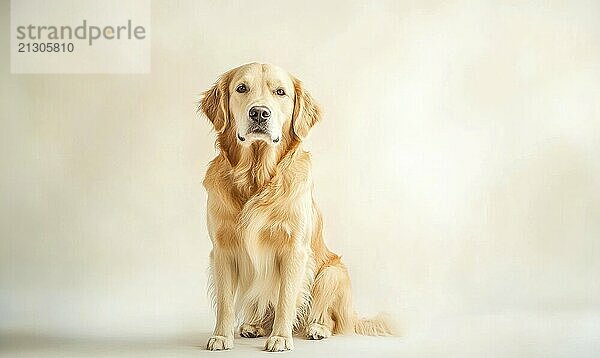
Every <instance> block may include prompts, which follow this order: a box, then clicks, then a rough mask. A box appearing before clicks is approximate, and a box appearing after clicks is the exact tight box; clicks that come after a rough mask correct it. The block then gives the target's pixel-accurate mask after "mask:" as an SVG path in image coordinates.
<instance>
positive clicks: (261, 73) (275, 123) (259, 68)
mask: <svg viewBox="0 0 600 358" xmlns="http://www.w3.org/2000/svg"><path fill="white" fill-rule="evenodd" d="M229 93H230V98H229V110H230V112H231V114H232V116H233V121H234V122H235V126H236V136H237V138H238V140H239V141H241V142H246V143H248V144H249V143H251V142H253V141H256V140H262V141H265V142H267V143H269V144H274V145H277V144H278V143H279V142H280V141H281V136H282V132H283V126H284V124H285V123H286V122H290V121H291V119H292V114H293V111H294V99H295V92H294V84H293V83H292V79H291V78H290V76H289V75H288V74H287V73H286V72H285V71H283V70H282V69H281V68H279V67H275V66H272V65H260V64H250V65H246V66H243V67H241V68H240V69H239V70H238V71H235V73H234V74H233V76H232V78H231V80H230V81H229Z"/></svg>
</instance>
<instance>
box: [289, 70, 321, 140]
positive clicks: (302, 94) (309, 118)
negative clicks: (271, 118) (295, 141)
mask: <svg viewBox="0 0 600 358" xmlns="http://www.w3.org/2000/svg"><path fill="white" fill-rule="evenodd" d="M293 82H294V91H295V92H296V99H295V101H294V114H293V115H292V129H293V131H294V134H295V135H296V136H297V137H298V138H299V139H300V140H302V139H304V138H306V136H307V135H308V131H309V130H310V129H311V128H312V126H313V125H315V123H317V122H318V121H319V120H320V119H321V109H320V108H319V106H318V105H317V103H316V102H315V100H314V99H313V98H312V96H311V95H310V94H309V93H308V91H306V90H305V89H304V87H303V86H302V82H300V80H298V79H297V78H293Z"/></svg>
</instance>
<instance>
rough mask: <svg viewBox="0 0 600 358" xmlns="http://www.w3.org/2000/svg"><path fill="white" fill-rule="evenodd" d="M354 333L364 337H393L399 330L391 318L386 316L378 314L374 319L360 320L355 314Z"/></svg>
mask: <svg viewBox="0 0 600 358" xmlns="http://www.w3.org/2000/svg"><path fill="white" fill-rule="evenodd" d="M354 332H356V333H357V334H360V335H363V336H393V335H397V334H398V332H397V329H396V328H395V327H394V324H393V322H392V320H391V318H390V317H389V316H387V315H385V314H378V315H377V316H375V317H373V318H358V316H357V314H356V313H354Z"/></svg>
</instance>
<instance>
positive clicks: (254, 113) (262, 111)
mask: <svg viewBox="0 0 600 358" xmlns="http://www.w3.org/2000/svg"><path fill="white" fill-rule="evenodd" d="M248 115H249V116H250V119H252V120H253V121H254V122H256V123H262V122H266V121H267V119H269V117H271V110H269V109H268V108H267V107H265V106H254V107H252V108H250V111H249V112H248Z"/></svg>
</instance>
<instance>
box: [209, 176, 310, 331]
mask: <svg viewBox="0 0 600 358" xmlns="http://www.w3.org/2000/svg"><path fill="white" fill-rule="evenodd" d="M212 167H213V166H212V165H211V168H212ZM211 168H209V171H208V172H207V177H206V179H205V187H206V188H207V191H208V194H209V200H208V226H209V231H210V232H211V238H213V243H214V244H215V245H219V246H220V247H221V248H227V250H229V252H230V254H231V259H232V260H233V261H234V262H235V267H236V268H237V272H236V274H237V283H238V286H237V300H236V301H237V302H236V306H237V308H238V312H240V313H241V314H242V315H243V316H244V317H245V320H246V321H252V320H258V319H259V318H261V317H265V315H268V312H269V311H270V310H271V309H272V307H274V306H276V305H277V298H278V296H279V288H280V262H281V260H282V259H285V255H286V252H288V251H289V250H302V251H304V252H305V253H306V257H307V260H306V262H304V263H303V266H304V267H303V271H304V274H303V276H302V277H303V279H302V282H299V285H300V287H301V290H300V294H299V295H298V297H297V306H298V307H305V306H306V303H307V300H308V296H309V295H308V292H309V289H310V285H311V282H312V278H313V277H314V259H313V257H312V251H311V246H310V242H311V233H312V225H313V223H312V215H311V213H312V210H313V208H312V193H311V188H310V186H309V185H308V182H307V181H305V182H300V185H299V184H298V177H297V176H296V177H294V185H293V186H289V185H288V182H287V181H286V180H288V179H287V178H286V176H287V175H281V176H278V177H274V178H271V179H272V180H271V181H270V182H268V183H266V184H262V185H261V186H259V188H260V189H258V190H256V191H255V192H252V191H253V190H252V191H251V189H252V188H243V187H242V188H240V185H239V184H242V185H247V186H250V185H253V186H255V185H260V183H256V182H242V183H236V182H235V180H236V179H240V178H242V177H243V176H242V175H239V174H238V175H234V173H231V172H229V173H227V172H225V173H224V172H221V173H218V172H217V173H215V172H213V170H211ZM288 175H289V174H288ZM216 181H218V182H216ZM255 188H256V186H255Z"/></svg>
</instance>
